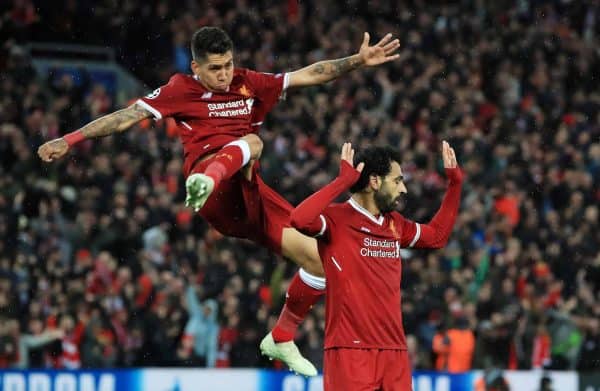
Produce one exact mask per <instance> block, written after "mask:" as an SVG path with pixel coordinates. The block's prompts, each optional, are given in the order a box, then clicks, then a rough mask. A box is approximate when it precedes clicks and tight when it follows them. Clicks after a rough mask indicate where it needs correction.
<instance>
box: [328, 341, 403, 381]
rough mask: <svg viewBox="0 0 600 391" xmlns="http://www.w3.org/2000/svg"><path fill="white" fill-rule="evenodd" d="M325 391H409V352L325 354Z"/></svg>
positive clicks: (346, 350)
mask: <svg viewBox="0 0 600 391" xmlns="http://www.w3.org/2000/svg"><path fill="white" fill-rule="evenodd" d="M323 387H324V391H341V390H352V391H375V390H377V391H379V390H381V391H410V390H412V376H411V370H410V362H409V360H408V353H407V351H406V350H394V349H349V348H332V349H327V350H325V356H324V362H323Z"/></svg>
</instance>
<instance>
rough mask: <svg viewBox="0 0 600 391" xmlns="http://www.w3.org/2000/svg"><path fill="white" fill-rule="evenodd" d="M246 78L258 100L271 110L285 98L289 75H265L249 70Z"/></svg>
mask: <svg viewBox="0 0 600 391" xmlns="http://www.w3.org/2000/svg"><path fill="white" fill-rule="evenodd" d="M246 78H247V80H248V81H249V82H250V84H251V85H252V89H253V90H254V94H255V97H256V99H258V100H259V101H261V103H262V104H263V106H265V107H268V108H269V109H270V108H271V107H273V106H274V105H275V104H276V103H277V102H278V101H279V100H280V99H282V98H283V97H284V93H285V90H286V89H287V86H288V84H289V74H287V73H277V74H274V73H264V72H255V71H251V70H248V71H247V73H246Z"/></svg>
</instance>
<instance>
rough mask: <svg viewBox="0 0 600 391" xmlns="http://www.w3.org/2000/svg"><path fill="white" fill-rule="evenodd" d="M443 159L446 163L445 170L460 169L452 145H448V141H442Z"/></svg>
mask: <svg viewBox="0 0 600 391" xmlns="http://www.w3.org/2000/svg"><path fill="white" fill-rule="evenodd" d="M442 159H443V161H444V168H456V167H458V163H457V162H456V154H455V153H454V149H453V148H452V147H451V146H450V144H448V142H447V141H442Z"/></svg>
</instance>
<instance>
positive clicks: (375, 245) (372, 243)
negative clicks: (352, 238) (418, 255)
mask: <svg viewBox="0 0 600 391" xmlns="http://www.w3.org/2000/svg"><path fill="white" fill-rule="evenodd" d="M363 246H364V247H361V249H360V255H361V256H363V257H373V258H398V257H400V245H399V244H398V242H397V241H396V240H377V239H371V238H364V239H363Z"/></svg>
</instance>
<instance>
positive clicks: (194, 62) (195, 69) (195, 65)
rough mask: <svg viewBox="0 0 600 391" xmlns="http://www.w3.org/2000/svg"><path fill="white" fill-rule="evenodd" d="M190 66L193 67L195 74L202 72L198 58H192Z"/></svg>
mask: <svg viewBox="0 0 600 391" xmlns="http://www.w3.org/2000/svg"><path fill="white" fill-rule="evenodd" d="M190 68H191V69H192V72H193V73H194V75H198V74H200V64H198V63H197V62H196V60H192V62H191V63H190Z"/></svg>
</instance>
